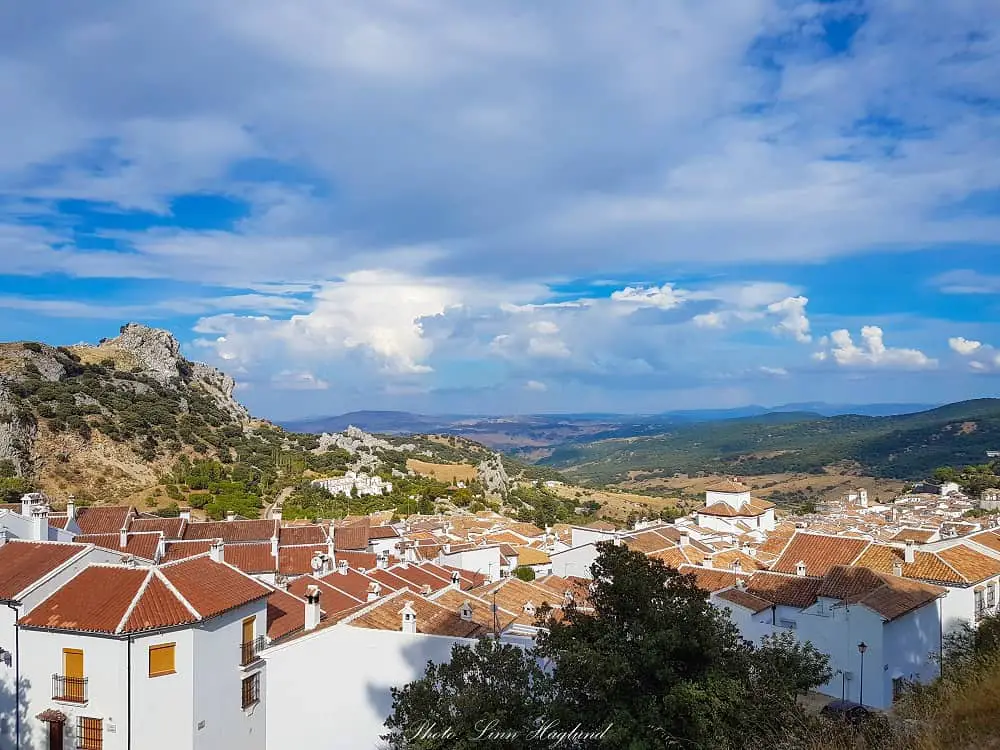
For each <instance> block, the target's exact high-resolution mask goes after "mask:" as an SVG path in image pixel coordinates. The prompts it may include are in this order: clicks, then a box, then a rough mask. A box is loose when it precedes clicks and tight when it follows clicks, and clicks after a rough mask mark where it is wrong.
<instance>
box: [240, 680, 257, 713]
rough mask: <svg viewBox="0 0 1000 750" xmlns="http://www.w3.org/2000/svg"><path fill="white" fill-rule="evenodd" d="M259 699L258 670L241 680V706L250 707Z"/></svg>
mask: <svg viewBox="0 0 1000 750" xmlns="http://www.w3.org/2000/svg"><path fill="white" fill-rule="evenodd" d="M258 701H260V672H257V673H256V674H252V675H250V676H249V677H247V678H246V679H245V680H243V708H250V706H253V705H255V704H256V703H257V702H258Z"/></svg>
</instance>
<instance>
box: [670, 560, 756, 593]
mask: <svg viewBox="0 0 1000 750" xmlns="http://www.w3.org/2000/svg"><path fill="white" fill-rule="evenodd" d="M677 571H678V572H679V573H682V574H684V575H693V576H694V579H695V584H696V585H697V586H698V588H700V589H701V590H702V591H708V592H709V593H711V592H714V591H721V590H722V589H726V588H729V587H730V586H735V585H736V581H738V580H744V581H745V580H747V579H748V578H749V577H750V576H749V575H748V574H747V573H741V574H736V573H733V572H731V571H728V570H715V569H714V568H702V567H698V566H696V565H681V566H680V567H679V568H678V569H677Z"/></svg>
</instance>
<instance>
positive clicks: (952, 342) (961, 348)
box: [948, 336, 983, 357]
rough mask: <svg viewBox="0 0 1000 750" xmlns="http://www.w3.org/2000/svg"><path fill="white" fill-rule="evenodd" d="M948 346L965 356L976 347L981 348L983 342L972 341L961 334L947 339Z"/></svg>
mask: <svg viewBox="0 0 1000 750" xmlns="http://www.w3.org/2000/svg"><path fill="white" fill-rule="evenodd" d="M948 346H950V347H951V348H952V350H953V351H956V352H958V353H959V354H961V355H962V356H965V357H967V356H969V355H970V354H972V353H973V352H975V351H976V350H977V349H981V348H982V346H983V344H982V342H981V341H972V340H970V339H967V338H963V337H962V336H956V337H954V338H950V339H948Z"/></svg>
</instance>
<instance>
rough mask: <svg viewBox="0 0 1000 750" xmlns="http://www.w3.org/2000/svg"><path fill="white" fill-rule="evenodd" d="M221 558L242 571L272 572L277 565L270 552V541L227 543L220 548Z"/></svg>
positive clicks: (275, 569)
mask: <svg viewBox="0 0 1000 750" xmlns="http://www.w3.org/2000/svg"><path fill="white" fill-rule="evenodd" d="M222 556H223V559H224V560H225V561H226V562H227V563H229V564H230V565H233V566H235V567H237V568H239V569H240V570H242V571H243V572H244V573H251V574H253V573H257V574H260V573H274V572H275V571H277V569H278V566H277V565H276V563H275V560H274V555H272V554H271V543H270V542H249V543H246V544H227V545H225V547H223V550H222Z"/></svg>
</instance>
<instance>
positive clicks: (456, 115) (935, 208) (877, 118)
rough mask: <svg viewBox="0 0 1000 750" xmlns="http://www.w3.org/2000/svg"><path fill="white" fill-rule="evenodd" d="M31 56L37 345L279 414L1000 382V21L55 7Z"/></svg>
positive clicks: (841, 12)
mask: <svg viewBox="0 0 1000 750" xmlns="http://www.w3.org/2000/svg"><path fill="white" fill-rule="evenodd" d="M12 7H13V6H12ZM0 50H2V52H0V97H2V101H3V104H4V106H3V111H4V116H3V118H0V338H2V339H4V340H11V339H39V340H44V341H49V342H52V343H76V342H78V341H96V340H98V339H99V338H102V337H105V336H109V335H113V334H114V333H115V331H116V330H117V328H118V326H119V325H121V324H122V323H124V322H126V321H130V320H137V321H141V322H145V323H148V324H151V325H155V326H161V327H165V328H168V329H169V330H171V331H172V332H173V333H174V334H175V335H176V336H177V338H178V339H179V340H180V341H181V342H182V346H183V348H184V351H185V352H186V354H187V355H188V356H189V357H191V358H194V359H199V360H203V361H207V362H210V363H212V364H215V365H217V366H219V367H222V368H223V369H225V370H226V371H228V372H230V373H231V374H232V375H234V377H236V378H237V380H238V382H239V385H240V390H239V394H240V397H241V398H242V399H243V400H244V401H245V402H246V403H247V404H248V405H249V406H250V407H251V408H252V409H253V410H254V411H255V412H257V413H259V414H261V415H262V416H269V417H273V418H289V417H297V416H306V415H317V414H325V413H336V412H340V411H346V410H351V409H362V408H366V409H397V408H398V409H410V410H415V411H430V412H452V413H454V412H476V413H488V412H493V413H512V412H529V411H585V410H595V411H626V412H627V411H639V412H651V411H658V410H664V409H674V408H697V407H725V406H734V405H740V404H746V403H763V404H778V403H785V402H789V401H802V400H826V401H831V402H852V403H861V402H872V401H900V402H902V401H919V402H943V401H949V400H957V399H962V398H968V397H974V396H987V395H996V393H997V389H998V385H1000V322H998V321H1000V255H998V250H1000V8H998V7H997V5H996V3H995V2H992V0H930V1H929V2H925V3H920V4H919V8H915V6H914V4H913V3H910V2H904V1H903V0H879V2H864V1H863V0H845V1H843V2H838V1H833V2H793V1H791V0H718V2H713V3H704V2H676V3H663V2H658V1H653V0H637V1H636V2H630V3H612V4H607V3H593V4H580V3H578V2H571V0H554V1H553V2H550V3H544V4H538V3H532V2H527V1H526V0H511V1H510V2H504V3H455V2H437V1H436V0H426V1H425V2H421V3H402V2H399V1H398V0H364V1H363V2H350V1H348V0H345V1H344V2H338V3H331V2H327V1H326V0H286V2H283V3H273V2H267V1H265V0H239V2H237V0H172V1H171V2H165V1H163V0H149V1H148V2H143V3H134V2H125V1H124V0H111V2H108V3H104V4H102V8H101V13H100V14H96V13H94V12H93V11H92V10H89V9H87V8H85V7H83V6H80V7H75V6H74V7H72V8H67V7H66V6H65V4H56V3H55V2H52V0H38V2H34V3H31V4H28V5H25V4H19V5H18V7H17V10H16V11H15V10H10V11H0Z"/></svg>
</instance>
